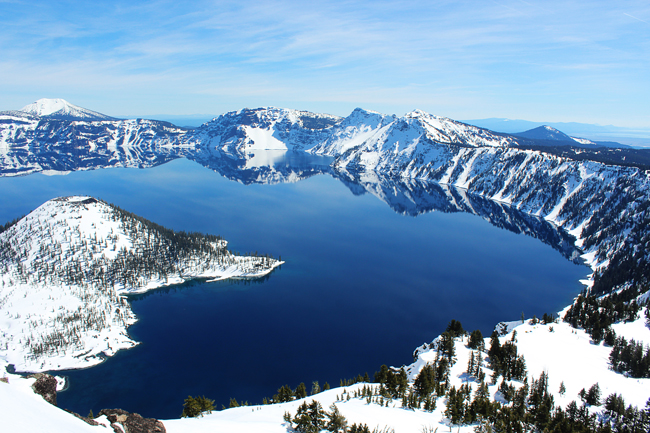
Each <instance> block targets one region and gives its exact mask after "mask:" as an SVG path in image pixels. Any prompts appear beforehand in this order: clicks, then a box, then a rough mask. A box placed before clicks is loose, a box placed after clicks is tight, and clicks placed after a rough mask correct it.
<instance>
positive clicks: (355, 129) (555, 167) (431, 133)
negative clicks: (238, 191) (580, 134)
mask: <svg viewBox="0 0 650 433" xmlns="http://www.w3.org/2000/svg"><path fill="white" fill-rule="evenodd" d="M57 104H58V103H54V102H47V103H45V102H43V103H41V105H42V106H43V107H44V108H43V110H41V111H37V112H40V113H49V114H42V115H40V114H33V113H26V112H22V111H18V112H16V111H14V112H0V167H1V170H2V173H3V174H4V175H18V174H27V173H30V172H37V171H43V170H55V171H71V170H78V169H90V168H97V167H102V166H106V167H116V166H128V167H151V166H154V165H158V164H161V163H163V162H165V161H168V160H170V159H173V158H179V157H186V158H188V159H191V160H194V161H197V162H199V163H201V164H203V165H205V166H208V167H211V168H213V169H215V170H218V171H220V172H224V173H227V174H224V175H226V176H228V177H230V178H233V179H236V180H239V181H242V182H244V183H254V182H259V183H267V182H281V181H287V180H289V181H296V180H299V179H300V178H303V177H306V176H310V175H313V174H315V173H318V172H323V171H328V172H329V173H332V174H333V175H335V176H337V177H338V178H340V179H345V178H348V179H350V178H351V179H363V178H368V177H369V176H373V173H377V174H380V175H381V176H382V177H384V178H390V179H402V180H405V179H406V180H408V179H413V180H418V181H422V182H435V183H437V184H441V185H449V186H454V187H456V188H461V189H464V190H466V191H468V192H469V193H473V194H476V195H479V196H481V197H485V198H489V199H491V200H496V201H498V202H501V203H505V204H507V205H509V206H513V207H516V208H517V209H519V210H520V211H522V212H524V213H526V214H529V215H534V216H538V217H541V218H544V219H546V220H547V221H551V222H553V223H554V224H556V225H557V226H559V227H561V228H563V229H564V230H565V231H567V232H569V233H571V234H572V235H573V236H575V237H576V238H578V247H580V248H582V249H583V251H585V252H586V253H587V256H586V257H587V259H588V261H589V264H590V266H592V268H593V269H594V270H597V271H598V272H597V273H596V274H595V276H594V279H595V281H594V290H595V291H596V292H601V293H602V292H607V291H609V290H612V289H613V288H614V287H618V286H620V285H621V284H629V283H632V282H637V283H638V282H641V281H645V279H646V278H647V275H650V233H649V232H648V231H647V230H646V229H645V228H646V227H647V226H648V224H649V223H650V212H647V211H646V209H647V208H648V206H650V192H649V191H650V174H649V173H650V150H646V149H631V148H623V147H619V148H612V147H607V146H603V145H600V144H598V143H596V142H591V141H589V140H584V139H580V138H573V137H571V136H569V135H568V134H565V133H562V132H560V131H558V130H556V129H555V128H552V127H542V128H533V129H532V130H528V131H525V132H523V133H520V134H505V133H498V132H494V131H491V130H489V129H485V128H480V127H477V126H473V125H469V124H467V123H463V122H459V121H455V120H452V119H449V118H446V117H441V116H434V115H431V114H428V113H425V112H423V111H420V110H415V111H413V112H411V113H408V114H406V115H405V116H403V117H397V116H395V115H392V116H391V115H384V114H381V113H377V112H373V111H368V110H363V109H360V108H358V109H355V110H354V111H353V112H352V113H351V114H350V115H349V116H347V117H344V118H341V117H338V116H331V115H327V114H316V113H310V112H306V111H298V110H290V109H283V108H273V107H267V108H258V109H242V110H239V111H233V112H229V113H225V114H223V115H221V116H219V117H217V118H215V119H213V120H211V121H210V122H207V123H205V124H203V125H201V126H200V127H198V128H195V129H186V128H180V127H177V126H174V125H172V124H170V123H167V122H162V121H152V120H142V119H136V120H97V119H96V118H95V119H94V120H84V119H81V118H78V119H77V120H70V119H63V118H57V117H56V116H58V115H56V114H55V113H57V112H59V111H60V110H61V109H57V110H55V108H56V107H58V106H59V105H57ZM63 105H64V106H72V105H71V104H68V105H65V104H63ZM75 110H76V109H75ZM75 110H71V109H68V112H69V113H73V114H74V113H77V114H78V113H79V111H78V110H77V111H75ZM82 110H83V109H82ZM86 111H90V110H86ZM77 114H75V115H77ZM70 115H72V114H70ZM567 137H568V138H567ZM290 151H292V152H294V155H300V154H303V155H305V154H311V155H316V156H319V157H323V158H324V159H323V162H324V163H323V164H321V165H312V166H309V165H303V166H301V168H300V171H292V169H290V168H287V167H286V166H285V167H284V168H282V167H279V166H276V165H274V164H273V163H272V160H273V158H274V157H272V156H271V157H269V152H271V154H273V152H275V154H284V153H288V152H290ZM296 159H299V158H296ZM325 161H326V163H325ZM357 183H358V182H357ZM611 263H615V264H616V265H615V266H610V264H611ZM622 270H624V272H623V271H622Z"/></svg>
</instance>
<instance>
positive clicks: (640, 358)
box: [609, 337, 650, 378]
mask: <svg viewBox="0 0 650 433" xmlns="http://www.w3.org/2000/svg"><path fill="white" fill-rule="evenodd" d="M609 362H610V364H611V366H612V370H614V371H617V372H619V373H626V374H628V375H629V376H631V377H636V378H646V377H650V347H648V346H645V347H644V346H643V344H641V343H638V342H636V341H634V340H630V341H629V342H628V341H627V340H626V339H625V338H624V337H618V338H617V339H616V342H615V343H614V347H612V351H611V352H610V353H609Z"/></svg>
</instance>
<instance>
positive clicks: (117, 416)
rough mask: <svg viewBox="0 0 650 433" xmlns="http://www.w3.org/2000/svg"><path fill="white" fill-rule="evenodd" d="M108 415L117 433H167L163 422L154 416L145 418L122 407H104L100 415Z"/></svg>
mask: <svg viewBox="0 0 650 433" xmlns="http://www.w3.org/2000/svg"><path fill="white" fill-rule="evenodd" d="M101 415H106V418H108V420H109V421H110V422H111V427H113V430H115V433H165V432H166V431H167V430H166V429H165V426H164V425H163V423H162V422H161V421H159V420H157V419H154V418H143V417H142V416H141V415H140V414H137V413H129V412H127V411H125V410H122V409H102V410H101V411H100V412H99V416H101Z"/></svg>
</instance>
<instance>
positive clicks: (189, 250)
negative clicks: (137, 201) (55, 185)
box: [0, 197, 283, 372]
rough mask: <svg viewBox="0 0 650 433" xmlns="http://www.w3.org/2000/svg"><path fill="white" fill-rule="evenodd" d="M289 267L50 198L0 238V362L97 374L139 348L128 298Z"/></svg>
mask: <svg viewBox="0 0 650 433" xmlns="http://www.w3.org/2000/svg"><path fill="white" fill-rule="evenodd" d="M282 263H283V262H281V261H279V260H276V259H274V258H272V257H270V256H239V255H235V254H233V253H232V252H230V251H229V250H228V249H227V242H226V241H225V240H223V239H221V238H220V237H217V236H213V235H203V234H198V233H185V232H174V231H172V230H169V229H165V228H164V227H161V226H159V225H157V224H155V223H152V222H150V221H147V220H145V219H144V218H140V217H138V216H136V215H133V214H131V213H129V212H126V211H124V210H122V209H120V208H119V207H116V206H113V205H110V204H108V203H105V202H103V201H101V200H98V199H95V198H92V197H61V198H56V199H53V200H50V201H48V202H46V203H45V204H43V205H41V206H40V207H39V208H37V209H36V210H34V211H33V212H31V213H30V214H29V215H27V216H25V217H24V218H22V219H20V220H18V221H15V222H14V223H13V224H11V223H8V224H7V225H6V226H4V227H3V231H2V232H0V312H1V313H0V361H2V362H3V364H5V365H6V364H13V365H14V366H15V369H16V370H17V371H31V372H34V371H45V370H61V369H69V368H81V367H89V366H91V365H95V364H98V363H100V362H102V360H103V359H104V358H105V357H106V356H111V355H113V354H114V353H115V352H116V351H117V350H120V349H126V348H130V347H133V346H134V345H135V344H136V342H134V341H133V340H132V339H131V338H130V337H129V335H128V334H127V327H128V326H129V325H131V324H133V323H134V322H135V321H136V317H135V315H134V314H133V312H132V311H131V308H130V305H129V303H128V301H127V300H126V298H125V297H124V295H125V294H128V293H138V292H144V291H147V290H151V289H156V288H159V287H163V286H167V285H172V284H178V283H182V282H184V281H186V280H189V279H196V278H201V279H209V280H214V279H226V278H257V277H261V276H263V275H266V274H268V273H269V272H271V271H272V270H273V269H274V268H275V267H277V266H279V265H280V264H282Z"/></svg>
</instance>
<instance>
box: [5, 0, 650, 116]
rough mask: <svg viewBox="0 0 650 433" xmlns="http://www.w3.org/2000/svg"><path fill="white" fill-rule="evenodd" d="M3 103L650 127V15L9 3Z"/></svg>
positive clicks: (505, 8)
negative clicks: (417, 113) (275, 109)
mask: <svg viewBox="0 0 650 433" xmlns="http://www.w3.org/2000/svg"><path fill="white" fill-rule="evenodd" d="M0 95H1V99H0V100H1V101H2V103H1V104H0V109H18V108H21V107H22V106H24V105H26V104H28V103H30V102H33V101H35V100H36V99H39V98H42V97H49V98H56V97H59V98H64V99H66V100H68V101H70V102H72V103H74V104H77V105H80V106H83V107H87V108H90V109H93V110H96V111H100V112H103V113H106V114H109V115H140V116H142V115H152V114H180V115H182V114H220V113H223V112H226V111H230V110H238V109H240V108H244V107H251V108H252V107H259V106H266V105H273V106H279V107H287V108H296V109H304V110H310V111H316V112H327V113H332V114H338V115H347V114H349V113H350V111H352V110H353V109H354V108H355V107H363V108H366V109H373V110H377V111H380V112H383V113H387V114H398V115H402V114H404V113H406V112H408V111H411V110H413V109H416V108H419V109H422V110H425V111H427V112H430V113H433V114H439V115H443V116H448V117H451V118H454V119H478V118H486V117H507V118H512V119H527V120H534V121H567V122H568V121H575V122H586V123H600V124H613V125H618V126H630V127H650V102H649V101H650V2H648V1H647V0H644V1H615V2H614V1H611V0H608V1H582V2H567V1H534V0H527V1H524V0H498V1H489V0H488V1H429V2H422V3H419V2H411V3H408V2H404V1H400V2H394V1H377V0H374V1H336V0H329V1H326V2H312V3H309V4H308V3H307V2H297V1H293V2H289V1H286V2H285V1H264V0H256V1H254V2H241V1H237V2H235V1H233V2H230V1H194V2H178V1H166V0H160V1H136V0H131V1H124V2H122V1H94V2H75V1H56V0H48V1H43V2H40V1H19V0H16V1H13V0H0Z"/></svg>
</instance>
